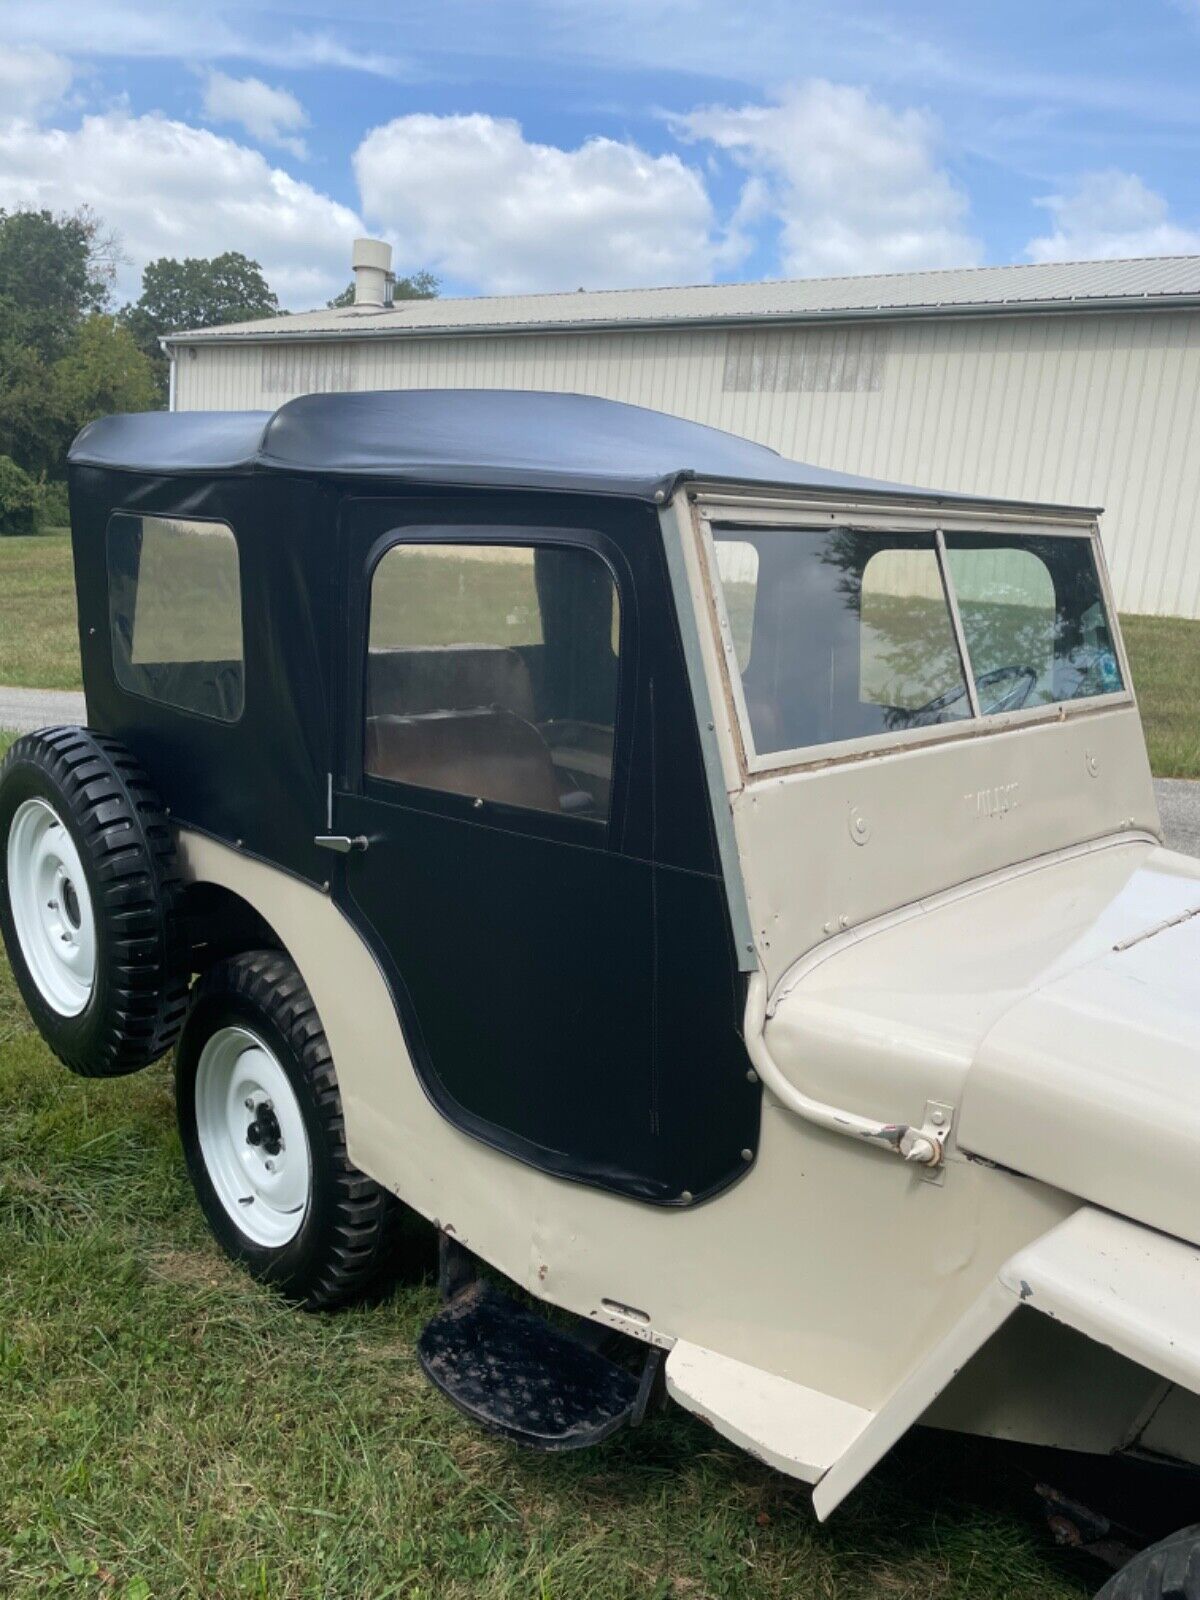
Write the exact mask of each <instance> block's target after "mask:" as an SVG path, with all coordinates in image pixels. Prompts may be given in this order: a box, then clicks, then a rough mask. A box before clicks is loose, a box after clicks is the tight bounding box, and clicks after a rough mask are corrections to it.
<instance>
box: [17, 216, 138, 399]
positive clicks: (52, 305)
mask: <svg viewBox="0 0 1200 1600" xmlns="http://www.w3.org/2000/svg"><path fill="white" fill-rule="evenodd" d="M118 259H119V251H118V249H117V246H116V242H115V238H114V236H113V235H111V234H107V233H105V232H104V231H103V229H102V228H101V225H100V223H99V221H98V219H97V218H96V217H95V216H94V215H93V213H92V212H90V211H88V210H86V209H84V210H81V211H77V212H75V213H74V214H73V215H59V216H55V215H54V214H53V213H52V212H49V211H32V210H26V211H4V210H0V386H2V385H3V382H4V365H5V362H6V360H11V359H13V357H14V355H15V353H16V352H17V351H32V352H33V353H34V354H35V356H36V357H37V358H38V359H39V360H41V361H47V362H48V361H54V360H56V359H57V358H58V357H59V356H61V355H62V354H63V353H64V351H65V350H66V348H67V346H68V344H69V343H70V340H71V336H72V334H73V333H74V331H75V329H76V327H77V326H78V325H79V323H80V321H81V320H82V319H83V318H84V317H86V316H88V315H89V314H90V313H91V312H93V311H100V310H102V309H103V308H104V307H105V306H106V305H107V303H108V299H109V295H110V293H111V289H112V280H113V276H114V273H115V270H116V265H117V261H118Z"/></svg>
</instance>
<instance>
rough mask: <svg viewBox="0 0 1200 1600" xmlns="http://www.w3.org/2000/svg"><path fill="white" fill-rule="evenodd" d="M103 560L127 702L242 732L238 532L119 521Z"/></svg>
mask: <svg viewBox="0 0 1200 1600" xmlns="http://www.w3.org/2000/svg"><path fill="white" fill-rule="evenodd" d="M107 559H108V605H109V627H110V632H111V636H112V656H113V670H114V672H115V674H116V679H117V682H118V683H119V684H120V685H121V687H122V688H123V689H127V690H128V691H129V693H130V694H137V695H142V696H144V697H145V698H146V699H149V700H159V701H161V702H162V703H163V704H165V705H170V706H176V707H178V708H179V709H181V710H184V711H194V712H197V713H198V714H199V715H201V716H206V717H215V718H217V719H218V720H220V721H222V722H236V721H237V719H238V718H239V717H240V716H241V714H242V706H243V704H244V700H245V670H244V664H243V647H242V586H241V572H240V566H239V561H238V547H237V540H236V539H235V537H234V534H233V530H232V528H230V527H229V526H228V525H227V524H226V523H224V522H201V521H193V520H190V519H184V518H180V517H143V516H133V515H130V514H129V513H127V512H118V513H117V514H116V515H114V516H113V517H112V518H111V520H110V521H109V524H108V538H107Z"/></svg>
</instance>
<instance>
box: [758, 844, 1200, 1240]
mask: <svg viewBox="0 0 1200 1600" xmlns="http://www.w3.org/2000/svg"><path fill="white" fill-rule="evenodd" d="M767 1041H768V1043H769V1046H770V1049H771V1052H772V1054H773V1055H774V1057H775V1060H776V1061H777V1062H778V1064H779V1066H780V1067H781V1068H782V1069H783V1071H784V1072H785V1073H786V1074H787V1076H788V1077H789V1078H791V1079H792V1080H793V1081H795V1083H796V1084H797V1086H798V1087H801V1088H803V1089H804V1091H805V1092H806V1093H809V1094H812V1095H815V1096H817V1097H820V1098H823V1099H828V1100H831V1101H833V1102H834V1103H836V1104H839V1105H842V1106H844V1107H846V1109H848V1110H852V1111H857V1112H859V1113H861V1114H863V1115H866V1116H872V1117H878V1118H880V1119H881V1120H892V1121H908V1122H914V1123H918V1124H919V1123H920V1121H921V1120H922V1118H923V1115H924V1107H925V1102H926V1101H928V1100H934V1101H939V1102H944V1103H945V1104H947V1105H950V1106H952V1107H953V1108H954V1130H953V1136H952V1141H951V1147H950V1153H951V1158H952V1159H953V1157H954V1156H955V1155H957V1156H958V1157H960V1158H961V1157H965V1156H972V1157H976V1158H983V1159H986V1160H988V1161H991V1162H995V1163H996V1164H998V1165H1000V1166H1004V1167H1008V1168H1011V1169H1013V1170H1015V1171H1017V1172H1020V1173H1023V1174H1026V1175H1027V1176H1029V1177H1033V1178H1038V1179H1041V1180H1042V1181H1043V1182H1045V1183H1048V1184H1052V1185H1054V1186H1055V1187H1057V1188H1060V1189H1064V1190H1067V1191H1069V1192H1070V1193H1072V1194H1076V1195H1078V1196H1080V1197H1081V1198H1082V1199H1086V1200H1090V1201H1092V1202H1093V1203H1095V1204H1098V1205H1101V1206H1104V1207H1107V1208H1108V1209H1110V1210H1112V1211H1117V1212H1120V1213H1122V1214H1123V1215H1126V1216H1128V1217H1131V1218H1134V1219H1136V1220H1138V1221H1140V1222H1145V1223H1148V1224H1149V1225H1151V1226H1153V1227H1156V1228H1160V1229H1162V1230H1164V1231H1166V1232H1169V1233H1173V1234H1176V1235H1178V1236H1180V1237H1183V1238H1188V1239H1192V1240H1195V1241H1197V1242H1200V861H1197V860H1192V859H1191V858H1190V857H1186V856H1180V855H1176V854H1174V853H1172V852H1170V851H1166V850H1162V849H1160V848H1158V847H1157V846H1155V845H1153V844H1150V843H1148V842H1145V841H1142V840H1130V839H1125V840H1118V841H1114V842H1111V843H1106V844H1102V845H1100V846H1091V847H1087V848H1084V849H1082V850H1080V851H1079V852H1077V853H1074V854H1072V855H1070V856H1068V857H1066V858H1059V859H1057V860H1054V861H1051V862H1046V863H1030V864H1029V865H1028V866H1027V867H1026V868H1023V869H1019V870H1018V871H1016V872H1015V873H1010V874H1005V875H1002V876H1001V877H1000V878H998V879H997V880H993V881H991V882H987V883H983V884H979V885H975V886H967V887H966V888H965V889H964V890H961V891H958V892H957V893H955V894H953V895H951V896H947V897H942V898H941V899H939V900H938V901H937V902H932V903H927V904H925V905H920V906H917V907H912V908H909V909H908V910H907V911H906V912H905V913H902V914H901V915H899V916H897V917H894V918H890V919H887V920H886V921H885V922H884V923H882V924H877V925H876V926H875V927H874V928H870V927H868V928H865V929H863V930H859V931H857V932H856V933H854V934H851V935H849V936H847V937H846V938H845V939H844V940H842V941H838V942H837V944H836V945H831V946H830V947H826V949H824V950H822V951H818V952H816V953H815V955H814V956H812V957H810V958H808V960H807V961H806V962H804V963H802V964H801V965H800V966H799V967H798V968H797V969H796V970H795V971H794V973H793V974H792V975H790V977H789V978H787V979H785V981H784V982H783V983H782V984H781V985H780V989H779V992H778V993H777V995H776V997H775V1000H774V1003H773V1005H772V1008H771V1017H770V1020H769V1021H768V1024H767ZM951 1176H952V1174H951Z"/></svg>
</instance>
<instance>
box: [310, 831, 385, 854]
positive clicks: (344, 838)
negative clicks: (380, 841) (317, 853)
mask: <svg viewBox="0 0 1200 1600" xmlns="http://www.w3.org/2000/svg"><path fill="white" fill-rule="evenodd" d="M370 842H371V841H370V840H369V839H368V838H367V836H366V834H365V833H358V834H355V836H354V838H353V839H352V838H351V837H350V836H349V834H346V833H318V834H317V836H316V838H315V839H314V840H313V843H314V844H315V845H318V846H319V847H320V848H321V849H322V850H335V851H336V852H337V853H338V855H339V856H348V855H349V854H350V852H351V850H365V849H366V848H367V846H368V845H369V844H370Z"/></svg>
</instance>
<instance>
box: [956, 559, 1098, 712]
mask: <svg viewBox="0 0 1200 1600" xmlns="http://www.w3.org/2000/svg"><path fill="white" fill-rule="evenodd" d="M946 560H947V564H948V566H949V568H950V576H951V580H952V581H953V584H954V589H955V592H956V594H957V596H958V607H959V612H960V614H961V616H962V625H963V636H964V638H965V639H966V643H967V653H968V654H969V655H970V657H971V667H972V670H973V672H974V674H975V682H976V685H977V687H978V691H979V708H980V710H981V711H982V712H984V713H985V714H987V713H988V712H990V711H997V710H1019V709H1021V708H1023V707H1025V706H1048V705H1057V704H1059V703H1060V702H1062V701H1068V700H1086V699H1089V698H1092V697H1094V696H1096V695H1101V694H1116V693H1117V692H1119V691H1120V690H1121V689H1123V688H1124V682H1123V680H1122V677H1121V667H1120V663H1119V661H1118V658H1117V652H1116V647H1115V643H1114V640H1113V637H1112V631H1111V629H1110V628H1109V625H1108V617H1107V615H1106V613H1105V609H1104V598H1103V595H1102V593H1101V589H1100V578H1099V574H1098V573H1097V571H1096V562H1095V559H1094V557H1093V554H1092V547H1091V541H1090V540H1088V539H1072V538H1063V537H1061V536H1059V537H1055V536H1053V535H1035V534H1030V535H1027V536H1026V535H1023V536H1013V537H1008V536H1003V537H1001V536H997V535H992V534H970V533H952V534H947V535H946Z"/></svg>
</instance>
